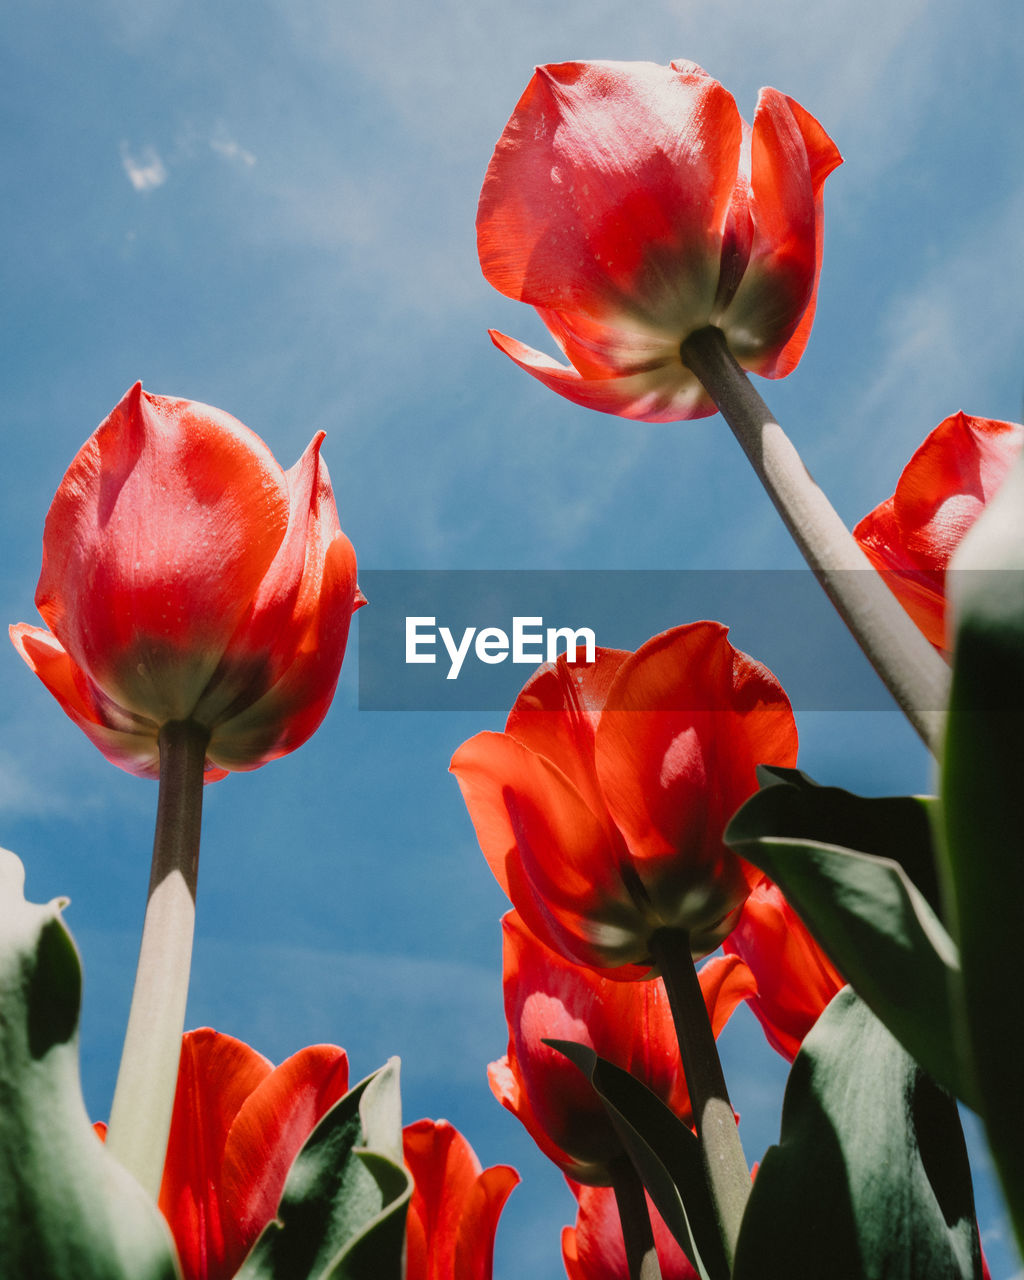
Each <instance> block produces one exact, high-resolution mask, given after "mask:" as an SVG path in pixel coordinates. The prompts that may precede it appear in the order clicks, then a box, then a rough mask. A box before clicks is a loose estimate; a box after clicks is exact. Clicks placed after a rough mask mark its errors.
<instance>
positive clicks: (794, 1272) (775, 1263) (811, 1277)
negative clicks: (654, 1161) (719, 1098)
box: [733, 987, 981, 1280]
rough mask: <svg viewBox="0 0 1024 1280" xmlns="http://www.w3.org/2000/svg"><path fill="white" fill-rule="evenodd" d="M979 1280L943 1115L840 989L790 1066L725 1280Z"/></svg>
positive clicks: (914, 1072)
mask: <svg viewBox="0 0 1024 1280" xmlns="http://www.w3.org/2000/svg"><path fill="white" fill-rule="evenodd" d="M779 1276H785V1277H786V1280H822V1277H828V1280H865V1277H885V1280H980V1276H981V1258H980V1249H979V1245H978V1235H977V1226H976V1223H975V1214H974V1197H973V1192H972V1190H971V1180H970V1170H969V1167H968V1164H967V1152H966V1148H965V1145H964V1138H963V1131H962V1129H961V1127H960V1118H959V1116H958V1114H957V1110H956V1104H955V1103H954V1102H953V1100H952V1098H951V1097H950V1096H949V1095H948V1094H947V1093H945V1092H944V1091H942V1090H941V1089H939V1087H938V1086H937V1085H936V1084H935V1083H934V1081H933V1080H932V1079H931V1077H930V1076H928V1075H927V1074H926V1073H925V1072H923V1071H922V1070H921V1069H920V1068H919V1067H918V1066H917V1064H916V1063H915V1062H914V1061H913V1059H912V1058H911V1057H910V1056H909V1055H908V1054H907V1053H906V1051H905V1050H904V1049H903V1048H901V1046H900V1045H899V1044H898V1043H897V1042H896V1041H895V1040H894V1039H893V1037H892V1036H891V1035H890V1034H889V1032H888V1031H887V1030H886V1029H885V1027H883V1026H882V1024H881V1023H880V1022H879V1021H878V1019H877V1018H876V1017H875V1016H874V1014H872V1013H871V1011H870V1010H869V1009H868V1008H867V1006H866V1005H865V1004H864V1003H863V1001H861V1000H859V999H858V998H857V996H855V995H854V993H853V992H852V991H851V990H850V988H849V987H846V988H844V989H843V990H842V991H841V992H840V993H839V994H838V995H837V996H836V997H835V999H834V1000H833V1001H832V1003H831V1004H830V1005H829V1007H828V1008H827V1009H826V1010H825V1012H824V1014H823V1015H822V1016H821V1018H820V1019H819V1020H818V1023H817V1025H816V1026H815V1027H814V1029H813V1031H811V1033H810V1035H809V1036H808V1037H807V1039H806V1040H805V1041H804V1046H803V1048H802V1049H801V1051H800V1053H799V1054H798V1056H797V1058H796V1061H795V1062H794V1063H793V1069H792V1072H791V1073H790V1078H789V1082H788V1084H787V1086H786V1097H785V1102H784V1104H783V1112H782V1136H781V1139H780V1143H779V1145H778V1146H777V1147H771V1148H769V1150H768V1152H767V1154H766V1155H765V1158H764V1161H763V1162H762V1164H761V1167H760V1169H759V1170H758V1173H757V1176H756V1178H755V1179H754V1187H753V1191H752V1192H751V1196H750V1200H749V1202H748V1204H747V1211H746V1214H745V1216H744V1219H743V1227H742V1229H741V1231H740V1239H739V1246H738V1249H737V1253H736V1265H735V1269H734V1272H733V1280H778V1277H779Z"/></svg>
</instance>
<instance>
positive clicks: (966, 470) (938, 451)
mask: <svg viewBox="0 0 1024 1280" xmlns="http://www.w3.org/2000/svg"><path fill="white" fill-rule="evenodd" d="M1022 444H1024V427H1022V426H1019V425H1018V424H1017V423H1016V422H998V421H994V420H993V419H992V418H971V417H968V415H967V414H966V413H955V414H953V416H952V417H951V418H946V419H945V420H944V421H943V422H940V423H939V425H938V426H937V427H936V428H935V430H934V431H933V432H932V433H931V434H930V435H929V436H928V437H927V439H926V440H925V442H924V444H922V445H921V447H920V448H919V449H918V451H917V452H916V453H915V454H914V456H913V457H912V458H911V459H910V461H909V462H908V463H907V465H906V467H905V468H904V469H903V474H902V475H901V476H900V479H899V483H898V484H897V486H896V492H895V493H894V494H893V495H892V497H891V498H887V499H886V500H885V502H883V503H881V504H880V505H879V506H877V507H875V509H874V511H872V512H870V513H869V514H868V515H866V516H865V517H864V519H863V520H861V522H860V524H858V525H857V527H856V528H855V529H854V531H853V533H854V537H855V538H856V539H857V541H858V542H859V543H860V545H861V546H862V547H863V549H864V551H865V552H866V553H867V555H868V558H869V559H870V560H871V562H872V564H874V566H875V568H876V569H878V570H879V571H880V572H882V573H884V574H885V576H886V581H887V582H888V583H889V586H890V587H891V588H892V590H893V591H894V592H895V594H896V595H897V596H898V597H899V600H900V603H901V604H902V605H903V607H904V609H906V611H907V613H909V614H910V616H911V617H912V618H913V619H914V621H915V622H916V623H917V625H918V627H919V628H920V629H921V631H922V632H923V633H924V634H925V636H926V637H927V638H928V639H929V640H930V641H931V643H932V644H933V645H935V647H936V648H937V649H941V650H942V651H943V652H946V651H948V650H949V649H950V648H952V645H951V643H950V640H949V638H948V637H947V635H946V619H945V612H946V594H945V591H946V569H947V568H948V566H949V562H950V560H951V559H952V556H953V552H954V551H955V550H956V549H957V547H958V546H959V545H960V541H961V539H962V538H963V536H964V534H965V533H966V532H967V530H968V529H969V528H970V527H971V525H973V524H974V522H975V520H977V518H978V516H979V515H981V513H982V511H983V510H984V508H985V504H986V503H987V502H988V501H989V499H990V498H992V497H993V495H994V494H995V492H996V490H997V489H998V488H999V486H1000V485H1001V484H1002V482H1003V480H1004V479H1005V477H1006V474H1007V472H1008V471H1009V470H1010V467H1011V466H1012V465H1013V462H1014V459H1015V458H1016V457H1017V454H1018V453H1019V452H1020V450H1021V446H1022Z"/></svg>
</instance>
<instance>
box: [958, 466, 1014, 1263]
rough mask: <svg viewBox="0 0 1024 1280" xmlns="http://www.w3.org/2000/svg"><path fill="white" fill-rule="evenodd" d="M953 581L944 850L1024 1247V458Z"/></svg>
mask: <svg viewBox="0 0 1024 1280" xmlns="http://www.w3.org/2000/svg"><path fill="white" fill-rule="evenodd" d="M947 583H948V589H949V595H950V601H951V606H952V615H953V621H954V632H955V642H954V651H953V687H952V692H951V695H950V706H949V719H948V723H947V733H946V744H945V753H944V758H943V771H942V804H943V816H944V839H943V841H942V847H943V854H944V857H945V859H946V863H947V873H948V877H949V882H950V884H951V886H952V890H953V898H954V913H955V917H956V918H955V920H954V921H953V922H952V924H951V927H952V929H953V931H954V935H955V936H956V938H957V941H958V943H959V946H960V953H961V963H962V966H963V992H964V999H963V1003H962V1006H961V1009H960V1013H961V1016H962V1020H963V1021H962V1027H963V1043H964V1046H965V1052H966V1054H967V1056H969V1057H970V1059H971V1063H972V1067H973V1070H974V1073H975V1075H976V1077H977V1080H978V1092H979V1094H980V1099H981V1110H982V1113H983V1115H984V1118H985V1123H986V1127H987V1131H988V1138H989V1142H990V1144H991V1146H992V1153H993V1155H994V1157H995V1162H996V1167H997V1169H998V1171H999V1175H1000V1178H1001V1180H1002V1183H1003V1189H1004V1191H1005V1193H1006V1198H1007V1202H1008V1204H1009V1207H1010V1211H1011V1214H1012V1216H1013V1219H1014V1224H1015V1227H1016V1233H1017V1241H1018V1245H1019V1246H1020V1247H1021V1248H1022V1249H1024V1089H1022V1088H1021V1079H1022V1077H1024V1018H1022V1017H1021V990H1022V987H1024V952H1022V950H1021V945H1020V921H1021V904H1022V903H1024V785H1022V780H1021V734H1022V726H1024V454H1022V455H1021V457H1020V458H1019V459H1018V461H1017V463H1016V465H1015V467H1014V468H1013V470H1011V472H1010V474H1009V475H1008V476H1007V478H1006V480H1005V481H1004V482H1003V485H1002V487H1001V488H1000V489H999V492H998V493H997V494H996V496H995V498H994V499H993V500H992V502H991V503H990V504H989V506H988V508H987V509H986V510H985V512H984V513H983V515H982V516H981V518H980V519H979V520H978V521H977V523H976V524H975V525H974V527H973V528H972V529H971V530H970V532H969V533H968V534H967V536H966V537H965V539H964V541H963V543H962V544H961V546H960V548H959V550H958V551H957V554H956V555H955V556H954V558H953V562H952V566H951V569H950V572H949V575H948V578H947Z"/></svg>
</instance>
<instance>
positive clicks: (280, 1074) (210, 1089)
mask: <svg viewBox="0 0 1024 1280" xmlns="http://www.w3.org/2000/svg"><path fill="white" fill-rule="evenodd" d="M347 1089H348V1059H347V1057H346V1056H345V1051H344V1050H343V1049H338V1048H335V1047H334V1046H333V1045H313V1046H311V1047H310V1048H308V1049H301V1050H300V1051H299V1052H298V1053H296V1054H295V1055H294V1056H293V1057H291V1058H289V1059H288V1060H287V1061H286V1062H283V1063H282V1064H281V1065H280V1066H279V1067H276V1068H275V1067H273V1066H272V1065H271V1063H269V1062H268V1061H267V1059H266V1058H264V1057H263V1056H262V1054H259V1053H257V1052H256V1051H255V1050H254V1049H250V1048H249V1046H248V1045H246V1044H243V1043H242V1042H241V1040H236V1039H234V1037H233V1036H226V1035H221V1034H220V1033H219V1032H217V1031H211V1030H210V1029H209V1028H204V1029H203V1030H201V1031H190V1032H187V1033H186V1034H185V1036H184V1037H183V1039H182V1048H181V1062H180V1065H179V1067H178V1088H177V1093H176V1094H175V1098H174V1116H173V1119H172V1120H171V1136H170V1142H169V1144H168V1147H167V1162H166V1164H165V1165H164V1177H163V1184H162V1186H161V1188H160V1208H161V1210H162V1211H163V1214H164V1217H165V1218H166V1219H167V1221H168V1223H169V1224H170V1228H171V1232H172V1234H173V1236H174V1240H175V1243H176V1244H177V1246H178V1254H179V1256H180V1258H181V1266H182V1272H183V1275H184V1280H227V1278H228V1277H229V1276H233V1275H234V1274H235V1272H236V1271H237V1270H238V1268H239V1266H240V1265H241V1263H242V1260H243V1259H244V1257H245V1255H246V1254H247V1253H248V1252H249V1250H250V1248H251V1247H252V1245H253V1243H254V1242H255V1240H256V1237H257V1236H258V1235H259V1234H260V1232H261V1231H262V1230H263V1228H264V1227H265V1226H266V1224H267V1223H268V1222H269V1221H270V1220H271V1219H272V1218H273V1217H274V1215H275V1213H276V1212H277V1205H278V1201H279V1200H280V1198H281V1193H282V1191H283V1190H284V1183H285V1178H286V1177H287V1176H288V1170H289V1168H290V1167H291V1164H292V1161H293V1160H294V1159H295V1157H296V1156H297V1155H298V1153H299V1151H300V1150H301V1148H302V1146H303V1144H304V1143H305V1141H306V1139H307V1138H308V1137H309V1135H310V1133H311V1132H312V1131H313V1129H314V1128H315V1127H316V1125H317V1124H318V1123H319V1121H320V1120H321V1119H322V1117H323V1116H324V1115H325V1114H326V1113H327V1112H328V1111H329V1110H330V1108H331V1107H332V1106H333V1105H334V1103H335V1102H337V1101H338V1099H339V1098H341V1097H342V1096H343V1095H344V1094H345V1092H346V1090H347Z"/></svg>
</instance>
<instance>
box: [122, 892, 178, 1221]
mask: <svg viewBox="0 0 1024 1280" xmlns="http://www.w3.org/2000/svg"><path fill="white" fill-rule="evenodd" d="M195 915H196V906H195V902H194V901H193V900H192V894H191V893H190V891H189V888H188V886H187V885H186V883H185V878H184V876H183V875H182V874H181V872H180V871H172V872H171V873H170V875H168V876H167V877H166V878H165V879H164V880H163V881H162V882H161V883H160V884H159V885H158V886H157V888H156V889H155V890H154V891H153V893H152V895H151V896H150V899H149V905H148V906H147V908H146V923H145V925H144V928H143V936H142V946H141V948H140V950H139V967H138V969H137V971H136V975H135V994H134V995H133V997H132V1007H131V1013H130V1014H129V1017H128V1029H127V1031H126V1032H125V1039H124V1049H123V1050H122V1054H121V1066H120V1069H119V1071H118V1075H117V1087H116V1088H115V1090H114V1102H113V1106H112V1107H111V1111H110V1127H109V1129H108V1132H107V1147H108V1149H109V1150H110V1152H111V1154H112V1155H114V1156H116V1157H117V1159H118V1160H119V1161H120V1162H121V1164H122V1165H124V1167H125V1168H126V1169H127V1170H128V1171H129V1172H130V1173H132V1174H134V1175H135V1177H136V1179H137V1180H138V1181H139V1182H140V1183H141V1184H142V1186H143V1187H144V1188H145V1189H146V1190H147V1191H148V1192H149V1193H150V1195H151V1196H152V1197H153V1199H154V1200H155V1199H156V1198H157V1196H158V1194H159V1191H160V1182H161V1179H162V1177H163V1169H164V1158H165V1155H166V1152H167V1138H168V1135H169V1134H170V1131H171V1111H172V1109H173V1106H174V1092H175V1087H176V1085H177V1080H178V1059H179V1057H180V1054H181V1035H182V1032H183V1031H184V1029H185V1004H186V1001H187V999H188V980H189V971H190V968H191V964H192V937H193V932H194V928H195ZM140 992H144V993H145V998H144V999H141V998H139V993H140Z"/></svg>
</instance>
